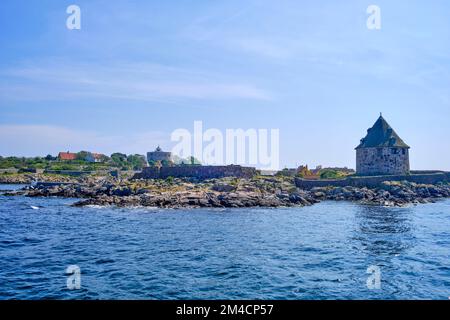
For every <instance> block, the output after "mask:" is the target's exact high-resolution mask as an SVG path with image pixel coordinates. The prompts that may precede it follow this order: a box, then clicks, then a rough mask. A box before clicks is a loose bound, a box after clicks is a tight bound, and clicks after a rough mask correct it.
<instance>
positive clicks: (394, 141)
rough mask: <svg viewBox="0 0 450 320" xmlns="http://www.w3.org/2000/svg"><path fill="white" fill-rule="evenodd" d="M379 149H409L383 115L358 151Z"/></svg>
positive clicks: (358, 147) (362, 140) (368, 131)
mask: <svg viewBox="0 0 450 320" xmlns="http://www.w3.org/2000/svg"><path fill="white" fill-rule="evenodd" d="M377 147H398V148H409V146H408V145H407V144H406V143H405V142H403V140H402V139H401V138H400V137H399V136H398V135H397V133H395V131H394V129H392V128H391V126H390V125H389V123H387V121H386V120H385V119H384V118H383V116H381V115H380V117H379V118H378V120H377V121H376V122H375V124H374V125H373V127H372V128H370V129H369V130H367V135H366V136H365V138H363V139H361V143H360V144H359V146H357V147H356V149H360V148H377Z"/></svg>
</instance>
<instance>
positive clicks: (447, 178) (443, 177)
mask: <svg viewBox="0 0 450 320" xmlns="http://www.w3.org/2000/svg"><path fill="white" fill-rule="evenodd" d="M384 181H409V182H415V183H424V184H435V183H438V182H450V172H440V173H431V174H412V175H387V176H370V177H358V176H352V177H348V178H345V179H336V180H307V179H302V178H295V185H296V186H297V187H298V188H300V189H305V190H309V189H312V188H315V187H328V186H332V187H346V186H352V187H367V188H376V187H379V186H381V184H382V183H383V182H384Z"/></svg>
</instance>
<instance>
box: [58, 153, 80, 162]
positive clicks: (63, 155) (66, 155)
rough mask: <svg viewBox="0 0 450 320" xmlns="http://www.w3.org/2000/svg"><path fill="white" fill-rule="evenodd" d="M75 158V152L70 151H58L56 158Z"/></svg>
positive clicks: (62, 159) (63, 159)
mask: <svg viewBox="0 0 450 320" xmlns="http://www.w3.org/2000/svg"><path fill="white" fill-rule="evenodd" d="M76 158H77V154H76V153H71V152H69V151H67V152H60V153H59V154H58V159H59V160H60V161H69V160H76Z"/></svg>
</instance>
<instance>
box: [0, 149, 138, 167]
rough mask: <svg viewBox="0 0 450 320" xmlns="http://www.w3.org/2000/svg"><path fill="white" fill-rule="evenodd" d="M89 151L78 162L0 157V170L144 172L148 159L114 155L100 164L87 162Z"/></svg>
mask: <svg viewBox="0 0 450 320" xmlns="http://www.w3.org/2000/svg"><path fill="white" fill-rule="evenodd" d="M88 154H89V152H87V151H81V152H78V153H77V156H76V160H59V159H58V158H57V157H53V156H52V155H47V156H45V157H32V158H25V157H0V169H18V170H19V171H26V170H34V169H41V170H52V171H61V170H64V171H108V170H111V169H120V170H142V168H143V167H145V166H146V159H145V157H144V156H142V155H138V154H134V155H128V156H127V155H126V154H123V153H113V154H112V155H111V157H110V158H109V157H106V156H105V157H103V158H102V159H101V161H100V162H89V161H86V156H87V155H88Z"/></svg>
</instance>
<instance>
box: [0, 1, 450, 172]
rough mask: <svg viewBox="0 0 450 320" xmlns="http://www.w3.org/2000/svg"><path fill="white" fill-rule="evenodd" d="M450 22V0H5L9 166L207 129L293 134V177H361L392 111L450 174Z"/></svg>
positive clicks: (133, 147) (416, 162) (288, 155)
mask: <svg viewBox="0 0 450 320" xmlns="http://www.w3.org/2000/svg"><path fill="white" fill-rule="evenodd" d="M72 4H75V5H78V6H79V7H80V9H81V29H80V30H69V29H68V28H67V27H66V20H67V18H68V17H69V14H67V13H66V9H67V7H68V6H69V5H72ZM369 5H377V6H378V7H379V8H380V9H381V15H380V18H381V28H380V29H379V30H371V29H368V28H367V25H366V21H367V19H368V18H369V14H368V13H367V12H366V10H367V7H368V6H369ZM449 14H450V2H448V1H444V0H435V1H432V2H427V1H411V0H409V1H406V0H403V1H402V0H397V1H379V0H371V1H362V0H359V1H356V0H348V1H345V3H341V1H339V2H338V1H335V0H323V1H320V2H319V1H298V0H292V1H287V0H280V1H271V0H258V1H256V0H246V1H242V0H179V1H174V0H168V1H156V0H150V1H148V0H147V1H137V0H135V1H130V0H127V1H125V0H123V1H122V0H117V1H116V0H115V1H101V0H97V1H96V0H89V1H84V0H71V1H64V0H60V1H54V0H41V1H29V0H2V1H1V2H0V155H1V156H11V155H17V156H45V155H47V154H49V153H50V154H57V153H58V152H59V151H67V150H70V151H79V150H89V151H93V152H101V153H105V154H111V153H113V152H124V153H127V154H129V153H138V154H145V153H146V152H147V151H151V150H153V149H155V147H156V146H157V145H161V147H162V148H163V149H167V150H170V149H171V148H172V147H173V146H174V142H173V141H171V133H172V132H173V131H174V130H177V129H180V128H185V129H188V130H190V131H192V130H193V126H194V121H202V122H203V127H204V129H208V128H217V129H219V130H221V131H223V132H225V130H226V129H238V128H242V129H244V130H246V129H267V130H270V129H279V156H280V167H295V166H298V165H301V164H308V165H309V166H310V167H315V166H316V165H323V166H347V167H351V168H354V167H355V150H354V148H355V147H356V146H357V145H358V143H359V140H360V139H361V138H363V137H364V136H365V133H366V130H367V128H369V127H371V126H372V125H373V123H374V122H375V121H376V120H377V118H378V116H379V114H380V112H382V113H383V116H384V118H385V119H386V120H387V121H388V122H389V123H390V124H391V125H392V127H393V128H394V129H395V130H396V132H397V133H398V134H399V135H400V137H401V138H402V139H403V140H404V141H405V142H406V143H407V144H408V145H410V146H411V150H410V157H411V159H410V161H411V167H412V169H441V170H450V148H449V147H448V141H449V140H450V139H449V138H450V126H449V125H448V123H449V119H450V90H449V88H450V41H449V39H450V19H449Z"/></svg>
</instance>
